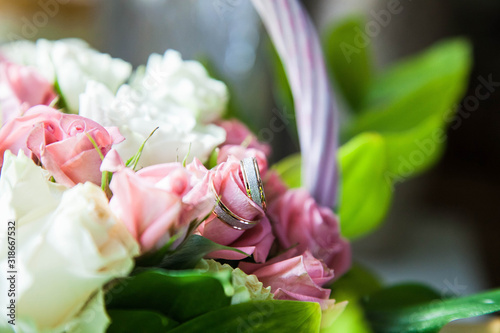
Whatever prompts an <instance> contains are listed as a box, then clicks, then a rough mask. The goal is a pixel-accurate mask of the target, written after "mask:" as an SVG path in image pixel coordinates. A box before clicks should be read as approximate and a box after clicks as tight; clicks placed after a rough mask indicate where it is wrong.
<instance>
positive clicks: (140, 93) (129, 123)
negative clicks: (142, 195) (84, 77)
mask: <svg viewBox="0 0 500 333" xmlns="http://www.w3.org/2000/svg"><path fill="white" fill-rule="evenodd" d="M227 98H228V97H227V88H226V86H225V85H224V84H223V83H222V82H220V81H217V80H214V79H212V78H210V77H209V76H208V74H207V72H206V70H205V69H204V68H203V66H202V65H201V64H200V63H197V62H194V61H182V59H181V58H180V55H179V54H178V53H177V52H175V51H167V52H166V53H165V55H164V56H163V57H162V56H160V55H158V54H153V55H151V57H150V60H149V62H148V66H147V67H142V68H140V69H139V70H138V71H137V72H136V73H135V75H134V76H133V79H132V82H131V84H130V85H123V86H121V87H120V88H119V90H118V92H117V93H116V95H115V94H114V93H113V92H112V91H110V90H109V89H108V88H107V87H106V86H105V85H103V84H100V83H98V82H89V83H88V84H87V89H86V91H85V93H84V94H82V95H81V96H80V115H81V116H84V117H87V118H90V119H92V120H94V121H96V122H98V123H100V124H101V125H103V126H117V127H118V128H119V130H120V133H121V134H122V135H123V136H124V137H125V139H126V140H125V141H123V142H122V143H120V144H118V145H115V146H114V148H116V150H117V151H118V153H119V154H120V156H121V157H122V159H123V160H128V159H129V158H130V157H131V156H133V155H134V154H135V153H136V152H137V150H138V149H139V147H140V146H141V144H142V143H143V142H144V140H145V139H146V138H147V137H148V136H149V134H151V132H152V131H153V130H154V129H155V128H157V127H158V130H157V131H156V132H155V134H154V135H153V136H152V137H151V138H150V139H149V141H148V143H147V144H146V146H145V149H144V151H143V153H142V156H141V159H140V162H139V163H140V167H146V166H150V165H154V164H161V163H168V162H175V161H182V160H183V159H184V157H185V156H186V155H187V154H188V152H189V161H191V160H192V159H193V158H195V157H196V158H198V159H200V160H201V161H205V160H206V159H207V158H208V156H209V155H210V153H211V152H212V150H213V149H214V148H215V147H217V146H218V145H220V144H221V143H222V142H224V141H225V138H226V131H225V130H224V129H223V128H221V127H219V126H216V125H213V124H209V122H211V121H214V120H216V119H218V118H220V116H221V114H222V113H223V111H224V110H225V107H226V102H227Z"/></svg>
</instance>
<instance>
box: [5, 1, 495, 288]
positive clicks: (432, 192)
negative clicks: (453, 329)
mask: <svg viewBox="0 0 500 333" xmlns="http://www.w3.org/2000/svg"><path fill="white" fill-rule="evenodd" d="M303 2H304V4H305V5H306V7H307V9H308V10H309V12H310V13H311V15H312V17H313V19H314V21H315V23H316V25H317V27H318V29H319V30H320V31H325V29H327V28H328V27H329V26H331V25H332V24H334V23H335V22H336V21H337V20H339V19H340V18H342V17H345V16H346V15H349V14H350V13H360V14H362V15H364V16H366V18H367V20H370V19H372V17H373V15H374V13H377V12H378V11H379V10H381V9H382V8H385V7H386V6H387V1H384V0H314V1H305V0H304V1H303ZM401 5H402V8H403V10H402V11H401V12H400V13H399V14H398V15H394V16H393V17H392V18H391V21H390V23H389V24H387V26H385V27H383V28H382V29H381V31H380V33H378V34H377V35H376V36H375V37H373V38H371V41H370V43H371V46H372V47H373V48H374V55H375V59H376V60H375V66H376V68H377V69H383V68H385V67H387V66H388V65H389V64H391V63H393V62H394V61H397V60H398V59H402V58H404V57H406V56H409V55H411V54H414V53H416V52H419V51H421V50H423V49H425V48H427V47H429V46H430V45H432V44H433V43H435V42H436V41H439V40H441V39H443V38H446V37H450V36H457V35H458V36H465V37H467V38H469V39H470V41H471V42H472V44H473V47H474V62H473V69H472V74H471V76H470V82H469V88H468V89H467V92H466V95H465V96H469V95H471V96H474V95H475V93H476V92H475V89H476V87H477V86H478V85H479V84H480V83H481V82H480V80H481V79H480V78H485V79H487V78H490V80H492V81H494V82H500V37H498V36H499V33H500V2H497V1H491V0H475V1H473V0H441V1H431V0H418V1H411V0H401ZM67 37H78V38H83V39H85V40H86V41H88V42H89V43H90V44H91V45H92V46H94V47H95V48H97V49H99V50H100V51H102V52H107V53H110V54H111V55H113V56H114V57H120V58H123V59H124V60H126V61H129V62H131V63H132V64H133V65H134V66H137V65H140V64H144V63H146V62H147V58H148V55H149V54H151V53H153V52H157V53H163V52H164V51H165V50H166V49H168V48H173V49H177V50H179V51H180V52H181V53H182V54H183V56H184V58H185V59H199V60H201V61H203V62H204V63H206V64H208V66H209V68H210V70H211V71H212V73H213V74H214V75H216V76H217V77H219V78H222V79H223V80H224V81H225V82H226V83H227V84H228V86H229V87H230V89H231V93H232V96H233V102H234V103H233V104H232V105H233V106H232V110H231V112H235V110H234V109H235V108H237V111H238V115H239V116H240V117H241V118H242V119H243V120H244V121H245V122H247V123H248V124H250V126H251V127H252V128H253V129H254V130H255V131H256V132H257V133H261V130H262V129H265V128H267V127H268V126H269V121H270V119H271V118H272V117H273V116H275V114H276V112H275V111H276V110H279V109H282V108H283V106H280V105H278V102H277V101H276V99H275V98H274V95H273V93H272V85H273V81H272V75H271V72H272V70H270V68H271V67H272V65H273V64H274V63H273V61H272V60H270V58H271V57H269V54H270V50H271V48H270V46H269V43H268V39H267V35H266V33H265V31H264V30H263V29H262V26H261V25H260V20H259V18H258V16H257V14H256V13H255V11H254V10H253V7H252V5H251V4H250V2H249V1H248V0H183V1H179V0H177V1H175V0H106V1H98V0H94V1H91V0H87V1H84V0H81V1H75V0H16V1H11V0H0V41H2V42H8V41H13V40H17V39H21V38H26V39H31V40H35V39H37V38H48V39H60V38H67ZM235 105H237V107H236V106H235ZM282 111H283V110H282ZM285 111H286V110H285ZM275 134H276V135H275V136H273V137H271V138H264V139H266V140H268V141H270V142H271V144H272V145H273V147H274V152H275V153H274V155H273V159H274V160H275V161H277V160H279V159H280V158H282V157H284V156H286V155H288V154H290V153H292V152H295V151H297V150H298V144H297V140H296V138H295V134H294V131H293V129H291V130H289V131H283V132H281V133H275ZM499 170H500V93H499V92H497V91H493V93H492V94H491V96H490V97H489V98H487V99H485V100H482V101H480V104H479V106H478V107H477V109H475V111H473V112H470V113H468V114H467V115H466V116H463V117H462V124H461V125H460V126H457V128H456V129H451V128H450V129H449V130H448V144H447V148H446V150H445V152H444V155H443V158H442V160H441V161H440V162H439V164H438V165H437V166H436V167H435V168H433V169H432V170H431V171H428V172H426V173H425V174H423V175H420V176H418V177H416V178H413V179H411V180H409V181H407V182H405V183H403V184H398V185H397V186H396V189H395V190H396V195H395V200H394V202H393V205H392V207H391V210H390V212H389V216H388V218H387V221H386V222H385V224H384V225H383V227H382V228H380V229H379V230H378V231H377V232H375V233H374V234H372V235H370V236H368V237H365V238H362V239H359V240H357V241H355V242H354V244H353V248H354V256H355V259H356V260H358V261H359V262H361V263H363V264H365V265H366V266H368V267H369V268H371V269H372V270H374V271H375V272H376V273H378V274H379V275H380V276H381V277H382V278H383V279H384V280H385V281H387V282H389V283H393V282H400V281H407V280H413V281H415V280H417V281H422V282H427V283H430V284H432V285H433V286H434V287H435V288H437V290H439V291H441V292H442V293H443V294H444V295H449V296H458V295H464V294H469V293H473V292H476V291H479V290H484V289H487V288H491V287H500V265H499V263H498V259H497V258H498V255H499V254H500V240H499V238H500V200H499V199H500V196H499V194H498V190H499V189H500V176H499Z"/></svg>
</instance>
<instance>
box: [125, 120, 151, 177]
mask: <svg viewBox="0 0 500 333" xmlns="http://www.w3.org/2000/svg"><path fill="white" fill-rule="evenodd" d="M158 129H159V127H157V128H155V129H154V130H153V132H151V134H149V136H148V137H147V138H146V140H144V142H143V143H142V144H141V146H140V147H139V150H138V151H137V153H135V155H134V156H132V157H131V158H129V159H128V160H127V163H125V166H126V167H127V168H128V167H132V170H134V171H135V169H136V168H137V164H138V163H139V160H140V159H141V156H142V151H143V150H144V146H145V145H146V142H148V140H149V138H151V137H152V136H153V134H155V132H156V131H157V130H158Z"/></svg>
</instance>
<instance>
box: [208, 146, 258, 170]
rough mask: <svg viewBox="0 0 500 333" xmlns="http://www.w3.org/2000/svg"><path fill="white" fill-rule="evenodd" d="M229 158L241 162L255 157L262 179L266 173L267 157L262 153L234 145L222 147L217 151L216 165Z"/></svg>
mask: <svg viewBox="0 0 500 333" xmlns="http://www.w3.org/2000/svg"><path fill="white" fill-rule="evenodd" d="M229 156H233V157H234V158H236V159H237V160H240V161H241V160H243V159H245V158H247V157H255V158H256V159H257V164H258V165H259V172H260V174H261V176H262V177H264V175H265V174H266V172H267V157H266V155H265V154H264V152H263V151H261V150H259V149H255V148H245V147H243V146H235V145H224V146H222V147H221V148H220V150H219V155H218V156H217V163H218V164H220V163H222V162H225V161H227V159H228V158H229Z"/></svg>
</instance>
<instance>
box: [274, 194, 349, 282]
mask: <svg viewBox="0 0 500 333" xmlns="http://www.w3.org/2000/svg"><path fill="white" fill-rule="evenodd" d="M268 214H269V217H270V219H271V220H272V221H273V223H274V226H275V233H276V237H277V238H278V240H279V243H280V245H281V248H283V249H288V248H290V247H292V246H293V245H295V244H297V246H296V248H297V250H298V251H299V252H303V251H306V250H309V251H310V252H311V253H312V254H313V255H314V257H316V258H317V259H320V260H322V261H324V263H325V264H326V265H327V266H328V267H330V268H332V269H334V271H335V276H336V277H339V276H340V275H342V274H343V273H345V272H346V271H347V270H348V269H349V267H350V263H351V250H350V245H349V243H348V242H347V241H346V240H344V239H342V238H341V236H340V233H339V225H338V220H337V217H336V216H335V214H334V213H333V212H332V210H331V209H329V208H327V207H321V206H319V205H318V204H317V203H316V201H315V200H314V199H313V198H312V197H311V196H310V194H309V193H308V192H307V191H306V190H304V189H292V190H289V191H287V192H286V193H284V194H283V195H281V196H279V197H278V198H277V199H276V200H274V201H270V202H269V204H268Z"/></svg>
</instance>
